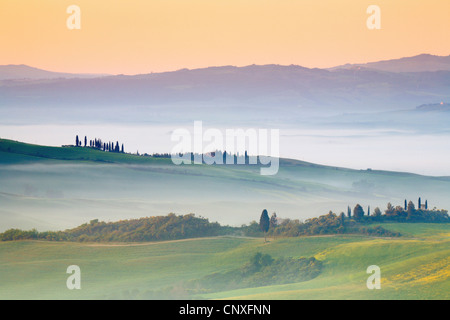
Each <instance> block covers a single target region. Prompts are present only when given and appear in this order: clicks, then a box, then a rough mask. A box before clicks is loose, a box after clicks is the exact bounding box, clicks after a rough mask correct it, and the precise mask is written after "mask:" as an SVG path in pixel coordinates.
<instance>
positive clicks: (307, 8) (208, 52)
mask: <svg viewBox="0 0 450 320" xmlns="http://www.w3.org/2000/svg"><path fill="white" fill-rule="evenodd" d="M70 5H78V6H79V7H80V9H81V29H80V30H69V29H68V28H67V26H66V20H67V18H68V17H69V16H70V14H68V13H66V9H67V7H68V6H70ZM369 5H378V6H379V7H380V9H381V30H369V29H368V28H367V26H366V20H367V18H368V17H369V16H370V14H367V13H366V10H367V8H368V6H369ZM449 12H450V1H449V0H426V1H425V0H370V1H366V0H340V1H337V0H320V1H318V0H95V1H94V0H1V1H0V64H27V65H31V66H35V67H39V68H43V69H48V70H53V71H64V72H85V73H113V74H117V73H124V74H136V73H148V72H159V71H168V70H176V69H180V68H198V67H207V66H217V65H236V66H242V65H249V64H269V63H276V64H283V65H288V64H298V65H303V66H306V67H331V66H335V65H339V64H344V63H347V62H351V63H360V62H369V61H377V60H383V59H392V58H400V57H404V56H413V55H416V54H420V53H430V54H436V55H449V54H450V41H449V40H450V19H449Z"/></svg>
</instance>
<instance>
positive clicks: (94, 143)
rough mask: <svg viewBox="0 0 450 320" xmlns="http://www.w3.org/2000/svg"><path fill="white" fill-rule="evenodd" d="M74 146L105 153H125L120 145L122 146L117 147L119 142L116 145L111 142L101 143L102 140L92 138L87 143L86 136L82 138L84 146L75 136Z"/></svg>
mask: <svg viewBox="0 0 450 320" xmlns="http://www.w3.org/2000/svg"><path fill="white" fill-rule="evenodd" d="M75 146H76V147H84V148H93V149H97V150H100V151H106V152H116V153H125V148H124V145H123V143H122V146H119V141H116V143H114V142H112V141H109V142H103V141H102V139H98V138H94V139H93V140H89V143H88V138H87V136H85V137H84V145H83V141H82V140H80V138H79V137H78V135H77V136H76V137H75Z"/></svg>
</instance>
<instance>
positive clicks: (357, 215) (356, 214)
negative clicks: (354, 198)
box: [353, 204, 364, 220]
mask: <svg viewBox="0 0 450 320" xmlns="http://www.w3.org/2000/svg"><path fill="white" fill-rule="evenodd" d="M353 216H354V217H355V219H357V220H359V219H361V218H362V217H364V209H363V208H362V207H361V206H360V205H359V204H357V205H356V206H355V209H353Z"/></svg>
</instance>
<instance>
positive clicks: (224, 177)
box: [0, 140, 450, 231]
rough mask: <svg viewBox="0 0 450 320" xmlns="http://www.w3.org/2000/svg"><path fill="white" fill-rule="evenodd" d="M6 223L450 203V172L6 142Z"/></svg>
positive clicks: (239, 218) (0, 175) (2, 159)
mask: <svg viewBox="0 0 450 320" xmlns="http://www.w3.org/2000/svg"><path fill="white" fill-rule="evenodd" d="M0 180H1V184H0V203H1V204H2V205H1V206H0V221H1V223H0V231H3V230H5V229H8V228H12V227H17V228H22V229H31V228H38V229H39V230H41V231H43V230H57V229H66V228H70V227H75V226H77V225H80V224H82V223H84V222H86V221H89V220H91V219H100V220H105V221H114V220H120V219H124V218H138V217H144V216H153V215H164V214H167V213H169V212H175V213H179V214H187V213H195V214H197V215H202V216H204V217H208V218H210V220H213V221H219V222H220V223H222V224H231V225H240V224H243V223H249V222H250V221H252V220H257V219H258V218H259V214H260V212H261V211H262V209H264V208H267V209H268V210H269V212H274V211H276V212H277V215H278V216H279V217H284V218H285V217H289V218H295V219H298V218H300V219H306V218H308V217H313V216H318V215H321V214H324V213H327V212H328V211H329V210H333V211H335V212H337V213H340V212H341V211H346V209H347V206H348V205H350V206H352V207H353V206H354V205H355V204H356V203H360V204H361V205H363V207H365V208H367V206H368V205H370V206H371V208H372V210H373V209H374V208H375V207H376V206H380V207H381V209H382V210H383V209H384V208H385V206H386V204H387V202H392V203H393V204H394V205H398V204H399V205H402V204H403V202H404V199H405V198H406V199H411V200H414V201H416V199H417V198H418V197H419V196H421V197H422V199H427V200H428V203H429V205H430V207H431V208H432V207H434V206H437V207H438V208H448V207H450V199H449V198H448V194H450V179H448V178H435V177H425V176H419V175H414V174H407V173H396V172H385V171H371V170H350V169H343V168H335V167H327V166H320V165H315V164H311V163H306V162H301V161H296V160H288V159H281V161H280V169H279V172H278V174H276V175H274V176H262V175H260V167H259V166H256V165H227V166H224V165H221V166H208V165H182V166H176V165H174V164H173V163H172V161H171V160H170V159H161V158H152V157H142V156H136V155H130V154H116V153H107V152H101V151H97V150H92V149H89V148H75V147H68V148H58V147H45V146H37V145H30V144H24V143H20V142H14V141H10V140H0Z"/></svg>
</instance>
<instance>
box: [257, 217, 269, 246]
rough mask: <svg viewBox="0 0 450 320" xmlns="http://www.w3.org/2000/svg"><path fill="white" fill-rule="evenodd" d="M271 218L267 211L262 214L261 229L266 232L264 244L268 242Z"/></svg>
mask: <svg viewBox="0 0 450 320" xmlns="http://www.w3.org/2000/svg"><path fill="white" fill-rule="evenodd" d="M269 227H270V218H269V214H268V212H267V210H266V209H264V210H263V212H262V213H261V218H260V219H259V228H260V229H261V231H262V232H264V242H266V232H267V231H269Z"/></svg>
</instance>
